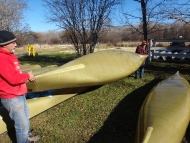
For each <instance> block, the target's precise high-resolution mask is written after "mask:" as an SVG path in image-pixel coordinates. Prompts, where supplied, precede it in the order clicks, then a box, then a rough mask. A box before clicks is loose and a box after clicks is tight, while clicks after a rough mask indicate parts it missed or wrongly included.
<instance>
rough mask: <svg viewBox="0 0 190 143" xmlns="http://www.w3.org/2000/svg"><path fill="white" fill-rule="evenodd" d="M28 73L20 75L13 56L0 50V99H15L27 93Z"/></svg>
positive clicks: (17, 64)
mask: <svg viewBox="0 0 190 143" xmlns="http://www.w3.org/2000/svg"><path fill="white" fill-rule="evenodd" d="M28 79H29V74H28V73H22V71H21V70H20V63H19V61H18V59H17V57H16V56H15V55H14V54H11V53H9V52H7V51H5V50H3V49H1V48H0V98H15V97H17V96H21V95H23V94H25V93H27V87H26V81H27V80H28Z"/></svg>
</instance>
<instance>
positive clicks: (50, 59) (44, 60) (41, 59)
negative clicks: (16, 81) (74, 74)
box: [19, 54, 75, 66]
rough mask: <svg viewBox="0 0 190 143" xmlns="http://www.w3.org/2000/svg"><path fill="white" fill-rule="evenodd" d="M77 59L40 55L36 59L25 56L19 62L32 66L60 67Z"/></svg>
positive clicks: (68, 56) (73, 57)
mask: <svg viewBox="0 0 190 143" xmlns="http://www.w3.org/2000/svg"><path fill="white" fill-rule="evenodd" d="M74 59H75V56H74V55H72V54H70V55H66V56H63V57H61V56H49V55H39V56H36V57H33V56H24V57H19V61H20V62H21V63H22V62H25V63H30V64H38V63H40V64H41V65H42V64H44V65H50V64H57V65H58V66H61V65H63V64H65V63H67V62H69V61H72V60H74Z"/></svg>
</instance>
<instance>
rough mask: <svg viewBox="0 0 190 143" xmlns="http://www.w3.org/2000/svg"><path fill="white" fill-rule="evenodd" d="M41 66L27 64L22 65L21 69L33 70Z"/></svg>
mask: <svg viewBox="0 0 190 143" xmlns="http://www.w3.org/2000/svg"><path fill="white" fill-rule="evenodd" d="M38 68H41V66H40V65H26V66H21V67H20V69H21V70H22V71H23V72H25V71H31V70H35V69H38Z"/></svg>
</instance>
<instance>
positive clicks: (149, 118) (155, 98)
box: [135, 72, 190, 143]
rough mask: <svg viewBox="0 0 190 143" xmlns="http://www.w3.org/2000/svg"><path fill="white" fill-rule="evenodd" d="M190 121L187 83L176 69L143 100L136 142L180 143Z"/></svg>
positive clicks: (189, 93)
mask: <svg viewBox="0 0 190 143" xmlns="http://www.w3.org/2000/svg"><path fill="white" fill-rule="evenodd" d="M189 120H190V86H189V83H188V81H187V80H186V79H185V78H183V77H181V76H180V74H179V72H177V73H176V74H174V75H173V76H171V77H169V78H168V79H166V80H164V81H162V82H160V83H159V84H158V85H157V86H156V87H154V88H153V89H152V91H151V92H150V93H149V95H148V96H147V98H146V100H145V101H144V103H143V105H142V107H141V110H140V113H139V119H138V125H137V132H136V141H135V142H136V143H180V142H181V141H182V139H183V137H184V135H185V132H186V129H187V127H188V124H189Z"/></svg>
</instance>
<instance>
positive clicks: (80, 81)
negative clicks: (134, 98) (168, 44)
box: [27, 50, 147, 92]
mask: <svg viewBox="0 0 190 143" xmlns="http://www.w3.org/2000/svg"><path fill="white" fill-rule="evenodd" d="M146 58H147V56H143V55H139V54H136V53H132V52H128V51H123V50H103V51H99V52H95V53H92V54H88V55H86V56H83V57H80V58H78V59H76V60H73V61H71V62H68V63H66V64H64V65H62V66H60V67H58V68H57V69H55V70H52V71H50V72H46V73H44V74H40V75H39V76H36V78H37V80H36V81H35V82H27V87H28V91H30V92H36V91H43V90H52V89H60V88H69V87H82V86H94V85H101V84H106V83H110V82H113V81H116V80H119V79H122V78H124V77H126V76H128V75H130V74H132V73H134V72H135V71H136V70H137V69H138V68H139V67H140V65H141V64H142V63H143V62H144V60H145V59H146Z"/></svg>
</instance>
